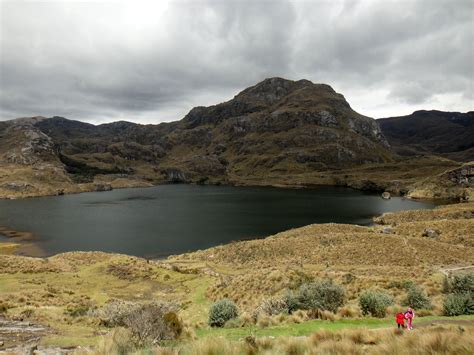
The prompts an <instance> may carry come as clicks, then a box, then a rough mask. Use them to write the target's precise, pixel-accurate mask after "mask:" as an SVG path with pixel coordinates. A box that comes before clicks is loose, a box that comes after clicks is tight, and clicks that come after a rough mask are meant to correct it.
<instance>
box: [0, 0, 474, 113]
mask: <svg viewBox="0 0 474 355" xmlns="http://www.w3.org/2000/svg"><path fill="white" fill-rule="evenodd" d="M0 1H1V0H0ZM163 4H165V6H163ZM473 4H474V3H473V2H472V1H470V0H465V1H464V0H451V1H449V0H446V1H444V0H431V1H428V0H425V1H401V2H400V1H396V2H395V1H393V2H392V1H368V0H364V1H330V0H328V1H312V2H309V1H308V2H303V1H170V2H168V3H166V2H160V1H145V0H143V1H141V0H138V1H104V2H71V1H69V2H66V1H54V2H45V1H8V0H7V1H1V3H0V10H1V14H0V16H1V23H0V119H10V118H14V117H19V116H29V115H45V116H52V115H62V116H66V117H69V118H74V119H80V120H85V121H93V122H102V121H113V120H118V119H126V120H131V121H139V122H160V121H170V120H176V119H180V118H181V117H183V116H184V114H185V113H186V112H187V111H189V109H191V108H192V107H193V106H195V105H210V104H215V103H218V102H221V101H224V100H228V99H229V98H231V97H232V96H233V95H235V94H236V93H237V92H238V91H240V90H242V89H244V88H245V87H247V86H249V85H252V84H255V83H256V82H258V81H260V80H263V79H264V78H266V77H270V76H282V77H287V78H290V79H300V78H306V79H309V80H312V81H314V82H324V83H327V84H330V85H332V86H333V87H334V88H335V89H336V90H337V91H339V92H341V93H343V94H344V95H345V96H346V98H347V99H348V101H349V102H350V103H351V105H352V106H353V107H354V108H355V109H356V110H358V111H359V112H360V113H362V114H366V115H369V116H374V117H382V116H389V115H398V114H407V113H410V112H411V111H413V110H415V109H420V108H425V109H431V108H437V109H445V110H460V111H466V110H472V109H474V107H473V91H472V90H473V81H474V78H473V75H474V74H473V73H474V70H473V69H474V68H473V64H472V63H473V62H474V53H473V52H474V50H473V45H474V38H473V37H474V29H473V26H474V18H473V16H474V15H473V14H474V8H473V6H474V5H473Z"/></svg>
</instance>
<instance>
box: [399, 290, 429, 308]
mask: <svg viewBox="0 0 474 355" xmlns="http://www.w3.org/2000/svg"><path fill="white" fill-rule="evenodd" d="M402 304H403V305H404V306H410V307H411V308H414V309H431V308H433V306H432V304H431V300H430V299H429V297H428V296H427V295H426V293H425V291H423V289H421V288H420V287H418V286H412V287H410V288H409V289H408V293H407V298H406V299H405V300H404V301H403V302H402Z"/></svg>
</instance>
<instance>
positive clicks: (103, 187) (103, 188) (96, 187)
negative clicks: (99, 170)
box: [94, 183, 112, 192]
mask: <svg viewBox="0 0 474 355" xmlns="http://www.w3.org/2000/svg"><path fill="white" fill-rule="evenodd" d="M111 190H112V185H110V184H105V183H96V184H94V191H97V192H100V191H111Z"/></svg>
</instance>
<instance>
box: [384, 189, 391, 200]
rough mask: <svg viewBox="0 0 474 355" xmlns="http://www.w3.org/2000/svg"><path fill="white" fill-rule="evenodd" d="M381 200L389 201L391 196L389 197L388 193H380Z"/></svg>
mask: <svg viewBox="0 0 474 355" xmlns="http://www.w3.org/2000/svg"><path fill="white" fill-rule="evenodd" d="M382 198H383V199H384V200H390V199H391V198H392V196H390V192H388V191H384V192H383V193H382Z"/></svg>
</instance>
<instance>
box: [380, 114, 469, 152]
mask: <svg viewBox="0 0 474 355" xmlns="http://www.w3.org/2000/svg"><path fill="white" fill-rule="evenodd" d="M377 123H378V124H379V125H380V128H381V130H382V132H383V134H384V136H385V137H386V138H387V140H388V141H389V143H390V145H391V146H392V147H393V149H394V150H395V151H396V152H397V153H398V154H400V155H405V156H413V155H427V154H428V155H429V154H435V155H440V156H444V157H446V158H449V159H453V160H457V161H472V160H474V138H473V137H474V112H472V111H471V112H467V113H460V112H443V111H435V110H432V111H415V112H413V113H412V114H411V115H408V116H400V117H390V118H382V119H379V120H377Z"/></svg>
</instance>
